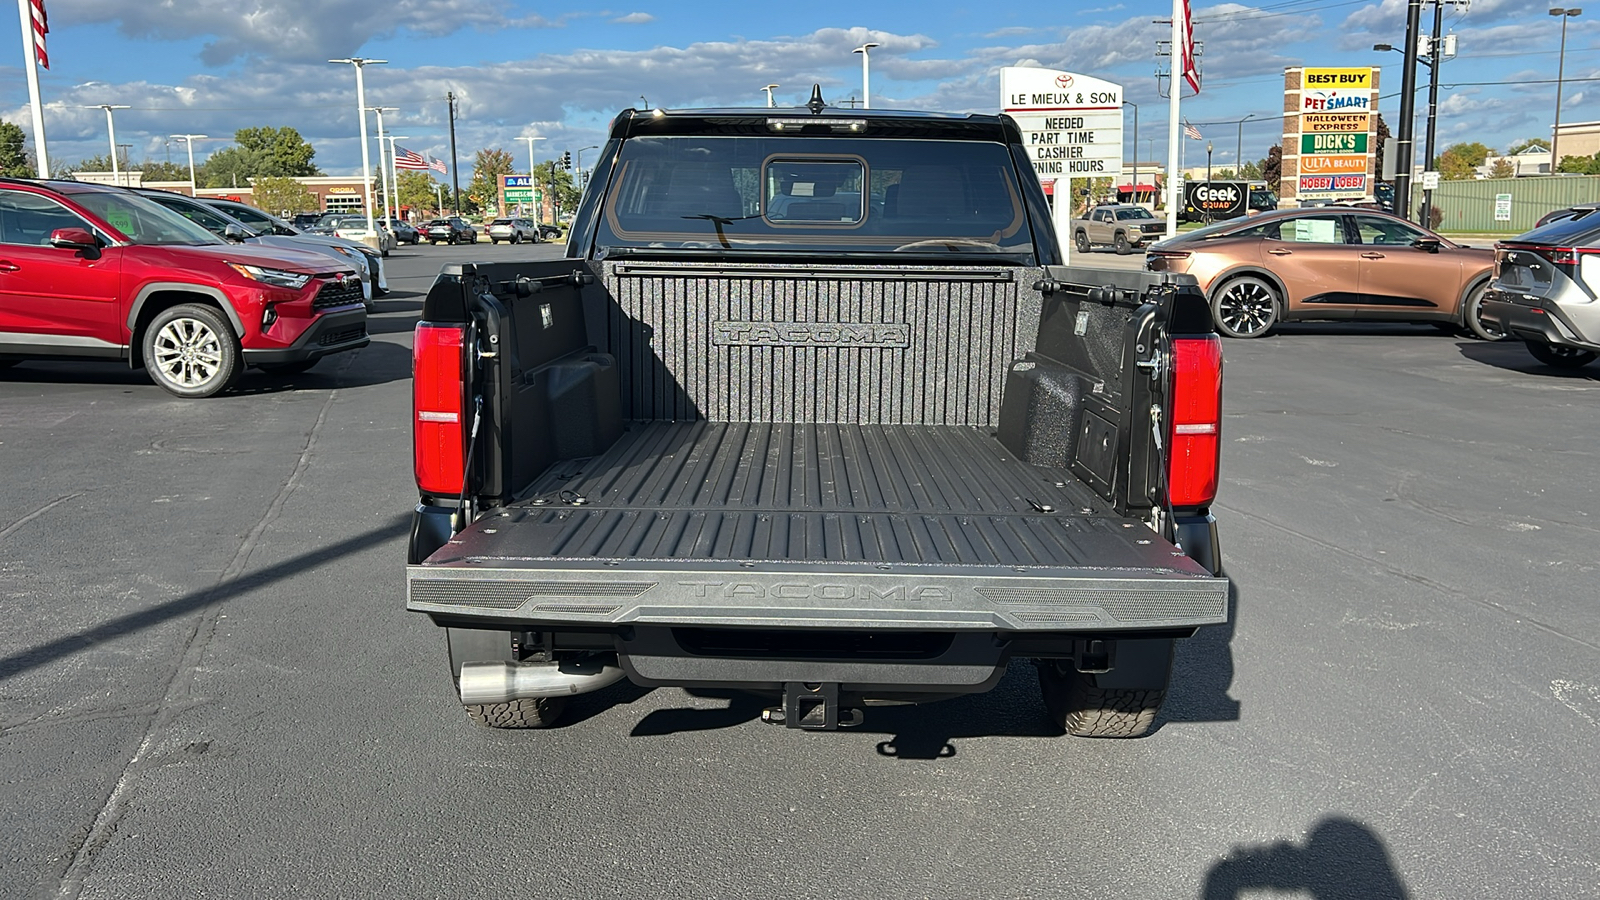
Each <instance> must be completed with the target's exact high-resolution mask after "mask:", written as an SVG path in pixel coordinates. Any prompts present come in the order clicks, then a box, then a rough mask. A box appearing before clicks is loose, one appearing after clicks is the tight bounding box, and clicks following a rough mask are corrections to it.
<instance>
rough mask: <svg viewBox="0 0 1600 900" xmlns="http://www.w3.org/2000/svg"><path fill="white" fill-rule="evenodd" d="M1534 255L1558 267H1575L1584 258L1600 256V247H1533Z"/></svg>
mask: <svg viewBox="0 0 1600 900" xmlns="http://www.w3.org/2000/svg"><path fill="white" fill-rule="evenodd" d="M1529 249H1531V250H1532V251H1533V252H1534V253H1537V254H1539V255H1540V256H1542V257H1544V258H1545V259H1548V260H1550V262H1552V263H1554V264H1556V265H1558V266H1575V265H1577V264H1578V259H1579V258H1580V257H1584V256H1594V255H1596V254H1600V247H1532V248H1529Z"/></svg>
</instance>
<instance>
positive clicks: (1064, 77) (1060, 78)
mask: <svg viewBox="0 0 1600 900" xmlns="http://www.w3.org/2000/svg"><path fill="white" fill-rule="evenodd" d="M1056 87H1058V88H1061V89H1062V90H1065V89H1067V88H1069V87H1072V76H1071V75H1068V74H1067V73H1065V72H1062V73H1061V74H1060V75H1057V76H1056Z"/></svg>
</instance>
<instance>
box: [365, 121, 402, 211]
mask: <svg viewBox="0 0 1600 900" xmlns="http://www.w3.org/2000/svg"><path fill="white" fill-rule="evenodd" d="M372 111H373V112H374V113H376V114H377V116H378V174H379V176H381V177H382V179H383V205H384V206H387V207H389V208H388V209H387V210H386V211H385V212H384V218H386V219H393V218H394V205H393V204H391V203H390V202H389V166H388V164H387V163H385V162H384V159H385V157H384V155H383V114H384V113H386V112H399V111H400V110H399V108H397V107H393V106H374V107H372ZM367 177H368V178H371V177H372V176H371V175H368V176H367Z"/></svg>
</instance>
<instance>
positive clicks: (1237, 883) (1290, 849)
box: [1200, 816, 1410, 900]
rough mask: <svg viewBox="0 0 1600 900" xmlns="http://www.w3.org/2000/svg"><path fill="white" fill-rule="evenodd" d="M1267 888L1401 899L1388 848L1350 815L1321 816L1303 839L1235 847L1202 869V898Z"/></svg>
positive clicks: (1317, 895) (1329, 898)
mask: <svg viewBox="0 0 1600 900" xmlns="http://www.w3.org/2000/svg"><path fill="white" fill-rule="evenodd" d="M1267 891H1271V892H1272V895H1273V896H1278V895H1279V894H1278V892H1290V891H1293V892H1296V893H1297V895H1299V892H1305V894H1307V895H1309V896H1310V897H1312V898H1313V900H1405V898H1407V897H1409V896H1410V894H1409V892H1408V891H1407V890H1406V886H1405V883H1404V882H1403V881H1401V879H1400V876H1399V875H1398V874H1397V873H1396V872H1395V870H1394V864H1393V861H1392V860H1391V859H1390V858H1389V849H1388V847H1386V846H1385V845H1384V843H1383V839H1382V838H1379V837H1378V835H1377V834H1375V833H1374V832H1373V831H1372V829H1370V828H1368V827H1367V826H1365V825H1363V824H1361V823H1360V822H1356V821H1354V820H1352V819H1346V818H1342V817H1337V816H1335V817H1330V818H1325V819H1323V820H1322V821H1320V822H1318V823H1317V825H1316V827H1315V828H1313V829H1312V830H1311V833H1310V834H1308V835H1306V840H1305V843H1304V844H1292V843H1289V842H1287V841H1279V842H1275V843H1270V844H1257V845H1254V846H1246V847H1234V848H1233V849H1231V850H1229V851H1228V855H1227V856H1225V857H1223V858H1222V859H1220V860H1217V861H1216V862H1215V863H1213V864H1212V865H1211V869H1210V870H1209V871H1207V872H1206V878H1205V883H1204V886H1203V888H1202V890H1201V893H1200V896H1201V897H1202V898H1203V900H1235V898H1242V897H1258V896H1263V895H1264V892H1267Z"/></svg>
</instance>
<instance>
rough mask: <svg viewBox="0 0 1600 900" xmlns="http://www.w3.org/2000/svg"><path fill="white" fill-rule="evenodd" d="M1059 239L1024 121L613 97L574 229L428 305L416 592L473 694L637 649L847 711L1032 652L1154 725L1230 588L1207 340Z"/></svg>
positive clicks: (1053, 679) (418, 360) (1082, 715)
mask: <svg viewBox="0 0 1600 900" xmlns="http://www.w3.org/2000/svg"><path fill="white" fill-rule="evenodd" d="M1059 261H1060V254H1059V251H1058V245H1057V241H1056V235H1055V233H1054V231H1053V229H1052V227H1051V224H1050V215H1049V211H1048V209H1047V207H1046V205H1045V198H1044V195H1043V192H1042V191H1041V190H1040V187H1039V183H1038V180H1037V178H1036V177H1035V175H1034V174H1033V170H1032V167H1031V165H1030V164H1029V161H1028V156H1027V154H1026V152H1025V149H1024V145H1023V142H1022V136H1021V134H1020V133H1019V132H1018V129H1017V126H1016V124H1015V123H1014V122H1012V121H1011V120H1010V119H1008V118H1006V117H1004V116H984V115H944V114H932V113H910V112H890V111H880V110H870V111H869V110H854V109H837V108H829V107H826V106H825V105H824V104H823V102H822V100H821V98H820V96H819V95H814V96H813V98H812V102H811V104H809V105H808V106H806V107H800V108H796V109H792V110H769V109H759V110H758V109H727V110H689V111H668V112H663V111H659V110H658V111H653V112H637V113H636V112H633V111H631V110H629V111H624V112H623V113H622V114H621V115H620V116H619V117H618V118H617V119H616V120H615V122H614V123H613V125H612V127H611V131H610V136H609V140H608V142H607V144H606V146H605V148H604V152H603V153H602V154H601V157H600V161H599V163H598V164H597V166H596V168H595V171H594V178H593V182H592V184H591V186H590V188H589V190H588V192H587V193H586V194H585V196H584V199H583V201H582V204H581V206H580V208H579V210H578V212H577V215H576V218H575V220H574V222H573V226H572V229H571V236H570V240H569V243H568V246H567V257H566V258H565V259H560V260H544V261H533V262H525V263H487V264H460V265H450V266H446V267H445V268H444V270H443V272H442V274H441V275H440V276H439V278H438V280H437V281H436V282H435V284H434V285H433V287H432V289H431V290H430V291H429V294H428V297H427V300H426V302H425V305H424V311H423V321H421V322H420V323H419V324H418V326H417V330H416V343H415V388H414V390H415V409H414V417H415V419H414V429H415V453H416V479H417V486H418V487H419V489H420V492H421V501H420V503H419V505H418V506H417V508H416V515H415V520H414V527H413V530H412V536H411V543H410V556H409V563H410V565H409V567H408V569H407V608H408V609H410V610H413V611H416V612H421V613H426V614H427V615H428V616H430V617H431V618H432V619H433V621H434V622H435V623H436V624H438V625H439V626H441V627H443V628H444V629H445V633H446V636H447V641H446V643H447V647H448V653H449V660H450V667H451V668H450V674H451V676H452V677H453V678H454V680H455V685H456V689H457V693H458V695H459V699H460V702H461V703H462V704H463V705H464V706H465V707H466V710H467V712H468V714H469V715H470V716H471V718H472V719H474V720H476V721H478V722H480V723H482V724H486V725H492V726H497V727H509V728H535V727H543V726H548V725H550V724H551V723H552V722H553V721H555V719H556V718H557V717H558V716H559V715H560V713H561V709H562V707H563V705H564V704H565V700H566V698H568V697H570V696H572V695H574V694H579V693H584V692H587V691H593V690H598V689H600V688H603V687H606V686H607V685H610V684H612V683H614V682H616V681H618V680H620V679H622V678H628V679H631V680H632V681H633V682H634V683H636V684H639V685H644V686H663V685H674V686H682V687H685V688H688V689H691V690H694V689H712V688H715V689H728V688H734V689H742V690H748V691H754V692H758V693H761V694H764V695H766V696H768V697H770V698H771V703H772V705H771V707H770V708H768V709H767V710H766V711H765V713H764V714H763V718H764V719H766V720H767V721H769V722H774V723H781V724H784V725H787V726H790V727H797V728H807V729H832V728H837V727H844V726H850V725H854V724H858V723H860V722H861V721H862V717H863V715H864V711H865V708H866V707H870V706H873V705H875V704H883V703H904V702H918V701H928V700H937V699H942V698H948V697H953V696H958V695H961V694H968V693H976V692H982V691H987V690H989V689H990V688H992V687H993V686H994V685H995V684H996V683H997V682H998V681H999V680H1000V678H1001V677H1002V676H1003V675H1004V674H1005V671H1006V669H1007V667H1008V665H1010V664H1011V663H1013V662H1014V661H1016V662H1022V661H1031V662H1032V663H1033V664H1034V665H1035V666H1036V667H1037V669H1038V675H1039V679H1040V682H1041V685H1042V688H1043V695H1044V698H1045V703H1046V705H1047V707H1048V709H1049V712H1050V714H1051V715H1052V716H1053V717H1054V719H1055V721H1056V722H1057V723H1058V724H1059V725H1060V727H1061V728H1062V729H1063V730H1065V731H1066V732H1069V733H1072V734H1077V735H1090V736H1115V737H1134V736H1138V735H1141V734H1143V733H1145V732H1146V731H1147V730H1148V729H1149V727H1150V725H1151V723H1152V721H1153V720H1154V718H1155V715H1156V712H1157V710H1158V708H1159V707H1160V704H1161V702H1162V699H1163V697H1164V695H1165V692H1166V689H1167V685H1168V680H1169V677H1170V673H1171V669H1172V659H1173V647H1174V642H1175V641H1176V640H1178V639H1181V638H1184V637H1187V636H1190V635H1192V634H1193V633H1194V631H1195V630H1196V629H1197V628H1199V627H1202V626H1206V625H1215V624H1219V623H1222V622H1224V621H1226V619H1227V614H1228V583H1227V580H1226V579H1225V578H1223V577H1220V560H1219V551H1218V544H1217V537H1216V524H1215V520H1214V519H1213V518H1212V516H1211V515H1210V513H1209V510H1208V506H1209V505H1210V503H1211V502H1212V498H1213V496H1214V494H1215V492H1216V485H1217V454H1218V449H1219V440H1220V429H1221V409H1220V405H1221V399H1220V397H1221V378H1222V373H1221V367H1222V361H1221V351H1220V342H1219V341H1218V339H1217V337H1216V335H1215V334H1214V333H1213V330H1212V325H1211V317H1210V315H1209V312H1208V307H1207V305H1206V300H1205V297H1204V296H1202V295H1201V293H1200V292H1199V290H1198V289H1197V288H1196V286H1195V282H1194V279H1193V278H1191V277H1190V276H1187V275H1170V274H1158V273H1144V272H1133V271H1108V270H1093V269H1084V268H1076V267H1063V266H1060V265H1059Z"/></svg>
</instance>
